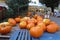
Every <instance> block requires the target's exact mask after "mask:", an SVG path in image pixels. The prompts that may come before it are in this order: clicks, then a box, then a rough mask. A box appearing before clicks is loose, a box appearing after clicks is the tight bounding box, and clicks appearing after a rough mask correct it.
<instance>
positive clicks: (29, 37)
mask: <svg viewBox="0 0 60 40" xmlns="http://www.w3.org/2000/svg"><path fill="white" fill-rule="evenodd" d="M28 40H31V36H30V33H29V31H28Z"/></svg>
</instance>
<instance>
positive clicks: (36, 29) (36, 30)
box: [30, 27, 43, 38]
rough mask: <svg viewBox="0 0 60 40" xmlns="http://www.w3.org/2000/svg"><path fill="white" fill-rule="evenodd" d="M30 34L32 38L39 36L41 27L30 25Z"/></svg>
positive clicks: (41, 30)
mask: <svg viewBox="0 0 60 40" xmlns="http://www.w3.org/2000/svg"><path fill="white" fill-rule="evenodd" d="M30 35H31V36H32V37H34V38H39V37H41V36H42V35H43V29H41V28H40V27H32V28H31V29H30Z"/></svg>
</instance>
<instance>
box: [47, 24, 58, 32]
mask: <svg viewBox="0 0 60 40" xmlns="http://www.w3.org/2000/svg"><path fill="white" fill-rule="evenodd" d="M58 28H59V26H58V25H57V24H50V25H48V26H47V31H48V32H50V33H54V32H56V31H57V30H58Z"/></svg>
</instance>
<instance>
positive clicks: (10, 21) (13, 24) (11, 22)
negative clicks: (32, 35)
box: [8, 18, 16, 26]
mask: <svg viewBox="0 0 60 40" xmlns="http://www.w3.org/2000/svg"><path fill="white" fill-rule="evenodd" d="M8 22H9V23H10V24H11V25H12V26H15V25H16V21H15V20H14V19H13V18H9V19H8Z"/></svg>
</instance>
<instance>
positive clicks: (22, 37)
mask: <svg viewBox="0 0 60 40" xmlns="http://www.w3.org/2000/svg"><path fill="white" fill-rule="evenodd" d="M22 31H23V33H22V36H21V40H24V36H25V30H22Z"/></svg>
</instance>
